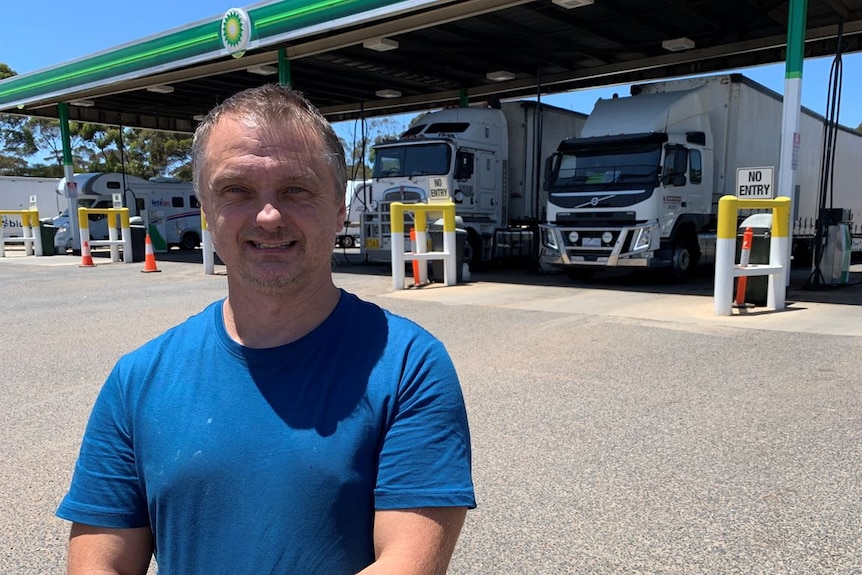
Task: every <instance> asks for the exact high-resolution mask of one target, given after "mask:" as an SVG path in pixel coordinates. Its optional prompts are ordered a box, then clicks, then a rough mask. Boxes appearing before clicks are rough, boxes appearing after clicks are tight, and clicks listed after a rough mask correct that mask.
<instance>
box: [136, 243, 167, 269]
mask: <svg viewBox="0 0 862 575" xmlns="http://www.w3.org/2000/svg"><path fill="white" fill-rule="evenodd" d="M144 248H145V256H144V269H142V270H141V272H142V273H150V272H160V271H162V270H160V269H158V268H156V254H155V252H154V251H153V242H152V241H151V240H150V234H147V237H146V238H145V239H144Z"/></svg>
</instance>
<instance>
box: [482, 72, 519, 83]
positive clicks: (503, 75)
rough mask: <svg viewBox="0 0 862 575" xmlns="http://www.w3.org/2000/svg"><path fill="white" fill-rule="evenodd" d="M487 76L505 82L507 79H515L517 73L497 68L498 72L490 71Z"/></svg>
mask: <svg viewBox="0 0 862 575" xmlns="http://www.w3.org/2000/svg"><path fill="white" fill-rule="evenodd" d="M485 77H486V78H488V79H489V80H494V81H495V82H505V81H506V80H514V79H515V73H514V72H509V71H508V70H497V71H496V72H488V73H487V74H485Z"/></svg>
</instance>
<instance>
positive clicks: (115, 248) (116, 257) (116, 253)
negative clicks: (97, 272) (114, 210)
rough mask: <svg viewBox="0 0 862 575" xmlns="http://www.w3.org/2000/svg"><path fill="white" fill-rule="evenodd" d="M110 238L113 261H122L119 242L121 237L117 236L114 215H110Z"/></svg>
mask: <svg viewBox="0 0 862 575" xmlns="http://www.w3.org/2000/svg"><path fill="white" fill-rule="evenodd" d="M107 219H108V240H109V241H110V242H111V261H112V262H114V263H116V262H118V261H120V246H119V245H118V244H117V242H119V238H118V237H117V228H115V227H114V225H115V223H114V222H113V219H114V215H113V214H110V215H108V218H107Z"/></svg>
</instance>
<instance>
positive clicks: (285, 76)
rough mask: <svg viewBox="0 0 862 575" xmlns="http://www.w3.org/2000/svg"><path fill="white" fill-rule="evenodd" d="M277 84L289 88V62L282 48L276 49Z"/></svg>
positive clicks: (285, 51)
mask: <svg viewBox="0 0 862 575" xmlns="http://www.w3.org/2000/svg"><path fill="white" fill-rule="evenodd" d="M278 83H279V84H281V85H282V86H287V87H290V60H288V59H287V50H285V49H284V48H279V49H278Z"/></svg>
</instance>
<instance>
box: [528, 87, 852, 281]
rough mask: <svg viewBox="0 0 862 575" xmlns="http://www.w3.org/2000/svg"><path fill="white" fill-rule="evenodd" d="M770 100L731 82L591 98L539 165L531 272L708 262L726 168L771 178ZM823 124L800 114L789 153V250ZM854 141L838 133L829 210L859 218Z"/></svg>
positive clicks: (814, 177) (777, 136)
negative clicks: (537, 237)
mask: <svg viewBox="0 0 862 575" xmlns="http://www.w3.org/2000/svg"><path fill="white" fill-rule="evenodd" d="M781 122H782V98H781V96H780V95H778V94H776V93H775V92H773V91H771V90H769V89H767V88H765V87H763V86H761V85H759V84H757V83H755V82H753V81H752V80H750V79H748V78H745V77H744V76H742V75H740V74H725V75H718V76H709V77H701V78H692V79H683V80H670V81H662V82H655V83H650V84H641V85H635V86H632V88H631V95H630V96H628V97H621V98H617V97H614V98H609V99H600V100H598V101H597V102H596V105H595V108H594V109H593V111H592V113H591V114H590V116H589V118H588V119H587V122H586V124H585V125H584V128H583V131H582V132H581V136H580V137H579V138H571V139H567V140H564V141H563V142H561V143H560V145H559V147H558V149H557V151H556V153H555V154H554V155H553V157H552V158H551V159H549V163H550V164H551V166H550V167H549V169H548V174H549V177H548V181H547V182H546V184H545V187H546V188H547V190H548V210H547V221H546V222H545V224H544V225H542V226H541V229H542V234H541V236H542V245H541V249H540V262H541V264H542V265H543V266H552V267H555V268H558V269H561V270H563V271H566V272H568V273H570V274H571V275H583V274H588V273H590V272H591V271H595V270H599V269H607V268H616V267H623V266H633V267H667V268H668V269H669V270H670V271H671V272H672V274H673V277H674V278H676V279H683V278H685V277H686V276H687V275H689V274H690V273H691V272H692V270H693V268H694V266H695V265H697V264H698V263H704V264H707V263H712V262H713V261H714V246H715V230H716V226H715V224H716V218H717V213H716V212H717V203H718V200H719V199H720V198H721V196H723V195H725V194H728V195H735V194H734V192H735V186H736V175H737V169H738V168H754V167H769V166H772V167H774V173H775V174H776V177H775V185H777V183H778V182H777V180H778V177H777V174H778V169H779V153H780V144H781ZM825 124H826V122H825V120H824V118H823V117H822V116H819V115H817V114H815V113H813V112H811V111H810V110H806V109H803V111H802V114H801V117H800V130H799V132H800V138H799V148H798V150H797V151H796V152H795V154H794V161H795V163H797V164H798V165H797V166H796V170H795V183H794V188H793V195H792V197H791V199H792V201H793V204H792V209H793V216H792V217H793V221H794V224H795V225H794V232H793V233H794V237H795V241H794V247H795V248H805V247H806V246H810V241H811V238H812V235H813V232H814V222H815V221H816V220H817V219H818V212H819V201H818V197H819V193H818V190H819V189H820V184H819V182H820V172H821V169H820V166H821V156H822V148H823V140H824V129H825ZM860 158H862V134H859V133H858V132H855V131H853V130H850V129H849V128H843V127H841V128H840V129H839V131H838V143H837V146H836V148H835V152H834V159H835V171H834V180H833V190H834V196H833V198H832V201H831V204H832V205H831V206H827V207H834V208H843V209H844V210H850V211H852V212H853V213H855V214H856V215H857V216H862V184H860V182H862V161H860Z"/></svg>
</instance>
